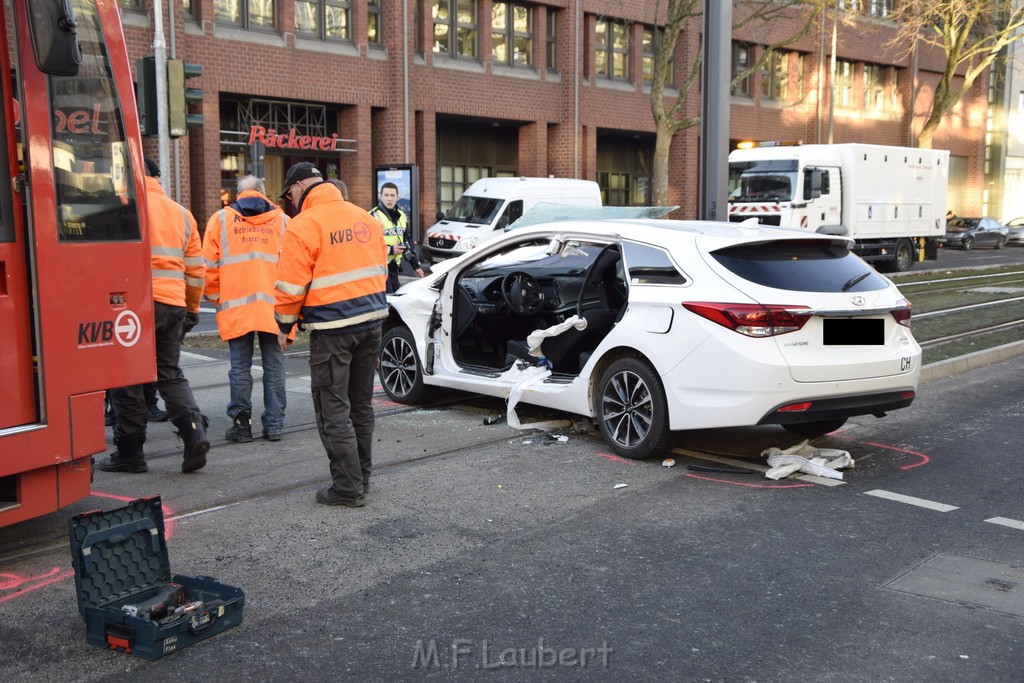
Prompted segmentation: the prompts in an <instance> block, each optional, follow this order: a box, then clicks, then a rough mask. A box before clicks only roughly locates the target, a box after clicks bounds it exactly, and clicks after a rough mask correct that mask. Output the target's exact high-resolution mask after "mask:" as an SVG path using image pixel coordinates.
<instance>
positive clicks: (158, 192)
mask: <svg viewBox="0 0 1024 683" xmlns="http://www.w3.org/2000/svg"><path fill="white" fill-rule="evenodd" d="M146 205H147V207H148V211H149V242H150V252H151V253H152V260H153V300H154V301H159V302H160V303H164V304H167V305H168V306H183V307H185V308H186V309H187V310H188V311H189V312H190V313H198V312H199V300H200V299H201V298H202V297H203V275H204V274H205V271H206V266H204V265H203V249H202V245H201V244H200V242H199V229H198V226H197V225H196V219H195V218H193V217H192V212H191V211H189V210H188V209H186V208H185V207H184V206H182V205H181V204H179V203H177V202H176V201H174V200H173V199H171V198H170V197H168V196H167V195H165V194H164V188H163V187H161V186H160V181H159V180H158V179H156V178H148V177H147V178H146Z"/></svg>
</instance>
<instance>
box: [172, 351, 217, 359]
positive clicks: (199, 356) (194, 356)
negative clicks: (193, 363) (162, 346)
mask: <svg viewBox="0 0 1024 683" xmlns="http://www.w3.org/2000/svg"><path fill="white" fill-rule="evenodd" d="M181 357H182V358H190V359H192V360H202V361H215V360H217V359H216V358H214V357H212V356H204V355H202V354H199V353H192V352H191V351H182V352H181Z"/></svg>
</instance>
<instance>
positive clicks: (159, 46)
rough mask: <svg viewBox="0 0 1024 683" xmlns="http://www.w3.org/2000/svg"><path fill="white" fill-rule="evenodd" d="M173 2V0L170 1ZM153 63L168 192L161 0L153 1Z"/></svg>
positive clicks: (161, 156) (160, 148)
mask: <svg viewBox="0 0 1024 683" xmlns="http://www.w3.org/2000/svg"><path fill="white" fill-rule="evenodd" d="M171 2H174V0H171ZM153 61H154V62H155V64H156V130H157V140H158V142H157V157H158V160H159V161H158V163H159V166H160V184H161V185H163V188H164V192H167V191H168V189H169V188H168V183H169V180H168V178H169V176H170V173H169V171H170V159H169V156H170V155H169V150H170V139H171V137H170V128H169V122H168V120H167V44H166V43H165V42H164V8H163V0H153Z"/></svg>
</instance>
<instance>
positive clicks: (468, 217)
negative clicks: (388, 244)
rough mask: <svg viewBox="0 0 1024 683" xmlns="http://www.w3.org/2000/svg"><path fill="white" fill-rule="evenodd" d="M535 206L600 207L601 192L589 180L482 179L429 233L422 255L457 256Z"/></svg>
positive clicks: (435, 258) (430, 257) (431, 258)
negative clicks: (540, 204)
mask: <svg viewBox="0 0 1024 683" xmlns="http://www.w3.org/2000/svg"><path fill="white" fill-rule="evenodd" d="M539 202H547V203H554V204H573V205H577V206H601V189H600V188H599V187H598V185H597V183H595V182H594V181H592V180H572V179H569V178H483V179H481V180H478V181H476V182H475V183H473V184H472V185H470V186H469V187H468V188H467V189H466V192H465V193H464V194H463V195H462V196H461V197H459V200H458V201H457V202H455V204H454V206H452V208H450V209H448V213H447V214H445V216H444V218H442V219H441V220H440V221H438V222H437V223H435V224H434V225H432V226H431V227H430V228H428V229H427V232H426V234H425V235H424V236H423V256H424V258H425V259H426V260H428V261H442V260H444V259H446V258H451V257H453V256H460V255H462V254H464V253H466V252H467V251H469V250H470V249H473V248H475V247H477V246H478V245H480V244H482V243H483V242H485V241H486V240H488V239H489V238H490V237H492V236H493V235H494V234H495V233H496V232H501V231H503V230H504V229H505V228H506V227H507V226H509V225H511V224H512V223H515V222H516V220H517V219H518V218H519V217H520V216H522V215H523V213H525V212H526V211H529V210H530V209H531V208H532V207H533V206H534V204H537V203H539Z"/></svg>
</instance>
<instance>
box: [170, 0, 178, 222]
mask: <svg viewBox="0 0 1024 683" xmlns="http://www.w3.org/2000/svg"><path fill="white" fill-rule="evenodd" d="M167 34H168V42H169V47H170V50H169V56H170V58H171V59H174V58H175V57H176V56H177V50H176V49H175V43H174V0H171V2H168V3H167ZM180 155H181V147H180V146H179V145H178V139H177V138H175V139H174V172H173V173H172V174H171V177H172V178H173V179H174V201H176V202H180V201H181V156H180Z"/></svg>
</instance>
